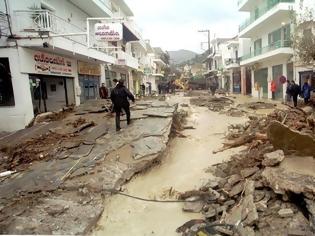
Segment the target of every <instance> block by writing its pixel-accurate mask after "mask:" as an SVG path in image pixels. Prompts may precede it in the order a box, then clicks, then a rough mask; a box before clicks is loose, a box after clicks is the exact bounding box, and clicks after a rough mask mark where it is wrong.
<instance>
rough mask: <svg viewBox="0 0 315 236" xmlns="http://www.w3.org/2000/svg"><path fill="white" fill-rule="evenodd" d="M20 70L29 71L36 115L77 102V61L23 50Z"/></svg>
mask: <svg viewBox="0 0 315 236" xmlns="http://www.w3.org/2000/svg"><path fill="white" fill-rule="evenodd" d="M22 52H23V53H22V54H20V56H21V58H22V65H21V71H22V72H23V73H27V74H28V77H29V85H30V90H31V96H32V103H33V110H34V114H38V113H42V112H47V111H57V110H59V109H62V108H63V107H65V106H70V105H75V90H74V77H75V63H76V62H75V60H72V59H69V58H66V57H63V56H60V55H55V54H50V53H46V52H42V51H33V50H29V49H24V50H23V51H22Z"/></svg>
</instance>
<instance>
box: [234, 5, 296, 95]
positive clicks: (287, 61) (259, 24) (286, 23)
mask: <svg viewBox="0 0 315 236" xmlns="http://www.w3.org/2000/svg"><path fill="white" fill-rule="evenodd" d="M238 8H239V11H242V12H248V13H249V15H250V16H249V18H248V19H247V20H246V21H245V22H244V23H242V24H241V25H240V27H239V38H250V40H251V41H250V52H249V53H248V54H247V55H242V57H241V61H240V64H241V66H242V67H243V70H242V80H246V79H249V78H250V79H251V87H252V95H253V96H254V97H258V95H259V94H260V96H261V97H264V98H271V97H272V93H271V82H272V81H274V82H275V83H276V85H277V86H276V88H277V90H276V93H275V98H276V99H283V98H284V96H285V90H286V84H283V83H282V82H283V78H284V77H285V78H287V79H289V80H292V79H293V78H294V72H293V62H292V61H291V58H292V55H293V49H292V48H291V32H292V30H293V29H292V24H291V18H290V11H291V10H292V9H294V8H295V1H294V0H239V1H238ZM246 67H248V68H250V70H251V76H250V77H249V76H246V72H245V70H244V68H246ZM258 87H259V88H260V91H259V92H258V91H257V90H258V89H257V88H258ZM255 88H256V89H255Z"/></svg>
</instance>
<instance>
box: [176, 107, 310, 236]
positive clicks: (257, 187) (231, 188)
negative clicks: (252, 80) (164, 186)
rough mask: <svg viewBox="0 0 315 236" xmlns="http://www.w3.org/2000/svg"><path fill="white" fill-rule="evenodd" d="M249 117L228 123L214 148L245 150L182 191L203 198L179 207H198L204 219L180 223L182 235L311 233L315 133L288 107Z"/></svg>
mask: <svg viewBox="0 0 315 236" xmlns="http://www.w3.org/2000/svg"><path fill="white" fill-rule="evenodd" d="M256 105H257V104H256ZM264 106H265V105H264ZM255 109H259V108H257V107H256V106H255ZM264 109H265V108H264ZM249 118H250V120H249V122H247V123H245V124H244V125H231V126H230V127H229V131H230V133H229V134H228V135H227V136H226V138H227V139H228V142H226V143H224V145H223V147H222V148H221V149H220V150H218V151H217V152H220V151H224V150H227V149H229V148H234V147H237V146H243V145H246V146H247V148H246V150H244V151H242V152H241V153H239V154H237V155H234V156H233V157H232V158H231V160H230V161H228V162H225V163H221V164H217V165H215V166H212V167H210V168H209V170H208V171H210V172H211V173H212V174H213V175H214V176H215V177H216V179H215V180H213V179H211V180H209V183H208V184H206V185H204V186H203V187H201V188H200V189H197V190H192V191H188V192H186V193H181V195H180V196H181V198H182V199H188V198H189V199H191V198H199V199H200V201H201V202H198V204H195V205H190V206H189V208H188V207H187V206H183V210H184V211H187V209H189V210H190V211H193V212H195V211H197V212H198V211H199V209H200V208H201V213H202V214H203V216H204V218H203V219H199V220H194V221H190V222H188V223H189V224H188V223H186V224H184V225H183V226H181V227H179V228H178V229H177V232H180V233H182V235H185V236H189V235H244V236H245V235H266V236H267V235H275V234H274V233H275V232H277V234H276V235H314V234H315V224H314V222H315V220H314V219H315V214H314V213H315V212H314V206H315V174H314V168H315V159H314V157H315V154H314V153H315V150H314V146H315V143H314V137H315V136H314V132H313V126H312V125H310V124H309V123H308V122H307V118H308V115H307V114H306V113H305V112H303V111H302V110H300V109H295V108H290V109H288V110H275V111H274V112H273V113H271V114H270V115H268V116H263V117H249ZM217 152H215V153H217ZM214 182H215V184H213V183H214ZM217 224H218V225H219V226H220V227H217V226H216V225H217Z"/></svg>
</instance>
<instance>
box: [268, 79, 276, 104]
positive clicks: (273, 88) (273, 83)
mask: <svg viewBox="0 0 315 236" xmlns="http://www.w3.org/2000/svg"><path fill="white" fill-rule="evenodd" d="M270 90H271V93H272V100H275V99H276V91H277V83H276V81H274V80H273V81H271V85H270Z"/></svg>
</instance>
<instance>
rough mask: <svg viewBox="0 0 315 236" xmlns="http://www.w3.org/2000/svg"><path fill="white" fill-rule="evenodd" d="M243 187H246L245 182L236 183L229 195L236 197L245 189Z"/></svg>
mask: <svg viewBox="0 0 315 236" xmlns="http://www.w3.org/2000/svg"><path fill="white" fill-rule="evenodd" d="M243 189H244V183H243V182H240V183H238V184H236V185H235V186H233V188H232V189H231V191H230V192H229V197H234V196H235V195H238V194H240V193H241V192H242V191H243Z"/></svg>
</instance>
